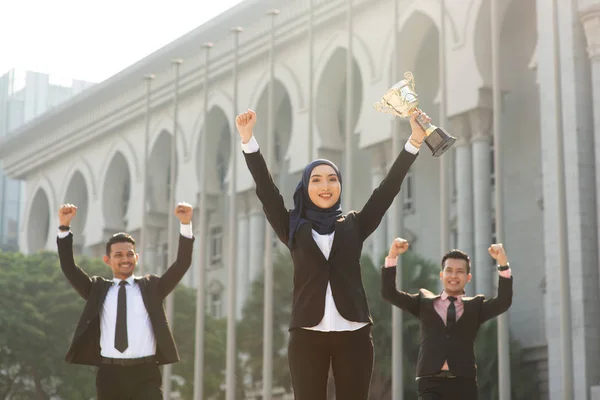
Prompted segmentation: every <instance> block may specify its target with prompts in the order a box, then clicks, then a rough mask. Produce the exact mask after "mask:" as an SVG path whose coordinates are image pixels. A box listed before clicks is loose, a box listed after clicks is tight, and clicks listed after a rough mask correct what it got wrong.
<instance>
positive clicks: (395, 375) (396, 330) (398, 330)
mask: <svg viewBox="0 0 600 400" xmlns="http://www.w3.org/2000/svg"><path fill="white" fill-rule="evenodd" d="M393 1H394V24H393V26H394V59H393V64H392V65H393V68H394V69H393V73H392V76H393V79H392V80H393V81H394V82H392V84H395V83H396V79H398V77H399V76H401V73H400V38H399V37H398V35H399V32H398V29H399V26H398V18H399V16H400V11H399V8H400V6H399V4H398V1H399V0H393ZM400 123H401V120H400V118H395V119H394V125H393V131H392V157H391V160H392V162H393V160H394V158H395V157H396V156H397V155H398V154H400V151H401V150H402V139H404V138H402V137H400ZM403 207H404V204H403V197H402V194H400V195H398V196H396V199H395V200H394V202H393V203H392V210H391V211H392V212H391V214H390V222H391V224H392V230H391V231H392V232H394V229H398V232H399V233H400V235H404V218H403V215H402V212H403ZM396 287H397V288H399V290H402V257H398V260H397V264H396ZM403 321H404V319H403V315H402V310H401V309H399V308H398V307H393V306H392V400H403V399H404V368H403V367H404V354H403V353H404V350H403V344H404V343H403V325H404V323H403Z"/></svg>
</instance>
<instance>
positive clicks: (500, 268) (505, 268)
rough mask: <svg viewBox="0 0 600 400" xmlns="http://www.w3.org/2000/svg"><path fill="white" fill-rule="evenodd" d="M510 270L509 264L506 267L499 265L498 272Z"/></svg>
mask: <svg viewBox="0 0 600 400" xmlns="http://www.w3.org/2000/svg"><path fill="white" fill-rule="evenodd" d="M509 268H510V265H509V263H506V265H498V271H506V270H507V269H509Z"/></svg>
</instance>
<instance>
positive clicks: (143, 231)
mask: <svg viewBox="0 0 600 400" xmlns="http://www.w3.org/2000/svg"><path fill="white" fill-rule="evenodd" d="M154 78H155V76H154V75H153V74H146V75H144V81H145V82H146V117H145V125H146V128H145V130H144V155H143V160H142V170H143V171H142V209H141V212H142V220H141V223H140V248H141V249H142V254H144V255H146V254H148V251H149V247H150V246H148V243H147V241H148V226H147V223H146V222H147V218H146V213H147V211H148V209H147V207H146V203H147V201H148V199H147V196H148V152H149V147H150V94H151V92H152V81H153V80H154ZM146 265H147V262H146V260H145V259H144V260H142V263H141V264H140V274H141V275H142V276H143V275H144V274H145V273H146Z"/></svg>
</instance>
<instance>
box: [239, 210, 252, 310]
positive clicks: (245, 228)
mask: <svg viewBox="0 0 600 400" xmlns="http://www.w3.org/2000/svg"><path fill="white" fill-rule="evenodd" d="M249 247H250V222H249V217H248V214H247V213H242V214H239V215H238V242H237V251H238V256H237V284H238V295H237V305H236V315H237V319H238V320H239V319H241V317H242V308H243V307H244V303H245V302H246V298H247V297H248V294H249V293H250V287H251V283H250V282H251V281H250V264H249V263H248V255H249V254H250V251H249V250H250V249H249Z"/></svg>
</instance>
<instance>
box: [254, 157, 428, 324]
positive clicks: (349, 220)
mask: <svg viewBox="0 0 600 400" xmlns="http://www.w3.org/2000/svg"><path fill="white" fill-rule="evenodd" d="M244 157H245V158H246V163H247V165H248V168H249V169H250V173H251V174H252V177H253V178H254V181H255V182H256V194H257V195H258V198H259V199H260V201H261V202H262V204H263V209H264V211H265V214H266V216H267V220H268V221H269V223H270V224H271V226H272V227H273V229H274V230H275V233H276V234H277V236H278V237H279V240H281V241H282V242H283V243H284V244H285V245H286V246H287V243H288V238H289V226H290V212H289V211H288V210H287V209H286V208H285V205H284V201H283V197H282V196H281V195H280V194H279V190H278V189H277V187H276V185H275V183H274V182H273V179H272V178H271V175H270V173H269V171H268V169H267V165H266V164H265V161H264V159H263V156H262V155H261V153H260V151H258V152H256V153H244ZM416 157H417V155H413V154H411V153H409V152H407V151H405V150H402V152H401V153H400V155H399V156H398V158H397V159H396V161H395V162H394V165H393V166H392V167H391V168H390V170H389V172H388V174H387V176H386V177H385V179H384V180H383V181H382V182H381V184H380V185H379V187H378V188H377V189H375V191H374V192H373V194H372V195H371V197H370V198H369V200H368V201H367V203H366V204H365V206H364V207H363V209H362V211H360V212H358V211H351V212H349V213H348V214H347V215H346V216H344V217H342V218H340V219H339V220H338V221H337V222H336V224H335V236H334V238H333V245H332V248H331V253H330V255H329V260H327V259H325V257H324V256H323V253H322V252H321V250H320V249H319V246H318V245H317V244H316V243H315V241H314V239H313V237H312V227H311V225H310V224H304V225H302V226H301V227H300V229H299V230H298V232H296V235H295V238H294V243H293V245H292V247H291V248H290V252H291V255H292V261H293V263H294V296H293V303H292V320H291V322H290V329H293V328H299V327H310V326H315V325H317V324H318V323H319V322H320V321H321V320H322V319H323V313H324V311H325V292H326V291H327V283H328V282H330V283H331V290H332V293H333V298H334V300H335V305H336V307H337V309H338V311H339V312H340V314H341V315H342V316H343V317H344V318H346V319H347V320H349V321H355V322H367V323H369V324H372V323H373V320H372V318H371V314H370V312H369V306H368V305H367V296H366V294H365V290H364V288H363V283H362V277H361V272H360V256H361V251H362V246H363V242H364V241H365V239H366V238H367V237H368V236H369V235H370V234H371V233H372V232H373V231H374V230H375V229H376V228H377V226H378V225H379V223H380V222H381V219H382V218H383V216H384V214H385V212H386V210H387V209H388V208H389V207H390V205H391V204H392V201H393V200H394V197H395V196H396V195H397V194H398V192H399V191H400V185H401V184H402V180H403V179H404V177H405V176H406V173H407V172H408V169H409V168H410V166H411V165H412V163H413V162H414V160H415V159H416Z"/></svg>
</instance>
